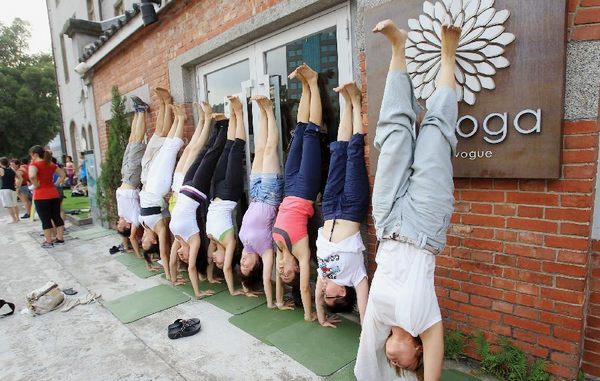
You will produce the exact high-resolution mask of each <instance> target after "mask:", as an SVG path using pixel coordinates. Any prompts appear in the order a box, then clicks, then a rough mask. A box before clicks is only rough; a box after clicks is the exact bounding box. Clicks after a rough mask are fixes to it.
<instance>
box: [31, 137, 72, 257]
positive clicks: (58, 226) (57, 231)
mask: <svg viewBox="0 0 600 381" xmlns="http://www.w3.org/2000/svg"><path fill="white" fill-rule="evenodd" d="M29 154H30V155H31V164H30V165H29V181H30V182H31V184H32V185H33V187H34V190H33V201H34V204H35V210H36V212H37V214H38V216H40V220H41V221H42V228H43V229H44V238H45V240H44V242H43V243H42V247H43V248H51V247H54V245H61V244H64V243H65V241H64V236H63V233H64V225H65V223H64V221H63V219H62V217H61V216H60V201H61V200H60V197H59V194H58V189H57V188H56V185H55V184H54V182H53V181H52V178H53V175H54V174H55V173H56V174H57V175H58V176H59V178H58V183H59V184H61V183H62V182H63V181H64V180H65V172H64V171H63V170H62V169H61V168H59V167H58V166H57V165H56V164H54V163H52V153H51V152H49V151H46V150H44V148H42V147H41V146H33V147H31V149H30V150H29ZM53 236H55V237H56V239H55V240H54V241H52V237H53Z"/></svg>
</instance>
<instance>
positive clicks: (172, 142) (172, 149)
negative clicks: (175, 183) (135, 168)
mask: <svg viewBox="0 0 600 381" xmlns="http://www.w3.org/2000/svg"><path fill="white" fill-rule="evenodd" d="M182 146H183V140H181V139H180V138H176V137H175V138H167V139H165V142H164V143H163V145H162V147H161V148H160V150H159V151H158V153H157V154H156V156H155V157H154V159H153V160H152V161H151V164H150V168H149V170H148V177H147V178H146V183H145V185H144V190H145V191H146V192H148V193H152V194H154V195H156V196H160V197H164V196H166V195H167V193H169V191H170V190H171V181H172V180H173V171H174V170H175V163H176V162H177V152H179V150H180V149H181V147H182Z"/></svg>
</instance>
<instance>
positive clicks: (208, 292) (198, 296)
mask: <svg viewBox="0 0 600 381" xmlns="http://www.w3.org/2000/svg"><path fill="white" fill-rule="evenodd" d="M214 294H215V292H214V290H206V291H200V293H198V294H195V296H196V299H202V298H205V297H207V296H211V295H214Z"/></svg>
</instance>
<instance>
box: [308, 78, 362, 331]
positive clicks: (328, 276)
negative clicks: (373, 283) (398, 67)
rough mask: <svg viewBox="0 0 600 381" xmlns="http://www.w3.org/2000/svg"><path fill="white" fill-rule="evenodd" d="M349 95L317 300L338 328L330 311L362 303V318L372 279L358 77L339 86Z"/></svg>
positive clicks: (320, 244)
mask: <svg viewBox="0 0 600 381" xmlns="http://www.w3.org/2000/svg"><path fill="white" fill-rule="evenodd" d="M334 90H335V91H337V92H339V93H340V94H341V95H342V96H343V98H344V109H343V111H342V117H341V119H340V126H339V129H338V137H337V141H336V142H333V143H331V145H330V150H331V159H330V160H331V161H330V163H329V176H328V177H327V184H326V185H325V190H324V192H323V218H324V219H325V224H324V226H323V227H322V228H321V229H319V236H318V238H317V261H318V264H319V267H318V269H317V272H318V275H317V285H316V289H315V304H316V309H317V317H318V319H319V323H320V324H321V325H322V326H324V327H335V323H336V322H337V320H336V319H334V318H328V317H327V316H326V315H325V309H324V308H323V307H324V305H325V306H327V308H328V309H329V311H330V312H352V310H353V309H354V305H355V304H356V303H357V302H358V310H359V313H360V319H361V321H362V319H363V317H364V315H365V309H366V307H367V298H368V295H369V283H368V280H367V271H366V268H365V262H364V256H363V251H364V250H365V245H364V244H363V241H362V237H361V235H360V224H361V222H363V221H364V220H365V218H366V217H367V213H368V210H369V177H368V175H367V167H366V164H365V137H364V135H363V133H362V120H361V115H360V110H361V103H360V90H359V89H358V88H357V87H356V84H355V83H354V82H350V83H347V84H345V85H342V86H340V87H338V88H336V89H334Z"/></svg>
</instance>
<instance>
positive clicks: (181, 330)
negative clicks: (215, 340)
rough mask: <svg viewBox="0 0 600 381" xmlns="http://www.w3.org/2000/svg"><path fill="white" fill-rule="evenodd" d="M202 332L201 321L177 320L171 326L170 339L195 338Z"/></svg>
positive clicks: (169, 330)
mask: <svg viewBox="0 0 600 381" xmlns="http://www.w3.org/2000/svg"><path fill="white" fill-rule="evenodd" d="M198 332H200V319H189V320H183V319H177V320H175V322H174V323H173V324H171V325H169V329H168V333H167V335H168V336H169V339H173V340H174V339H179V338H181V337H188V336H193V335H195V334H197V333H198Z"/></svg>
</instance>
